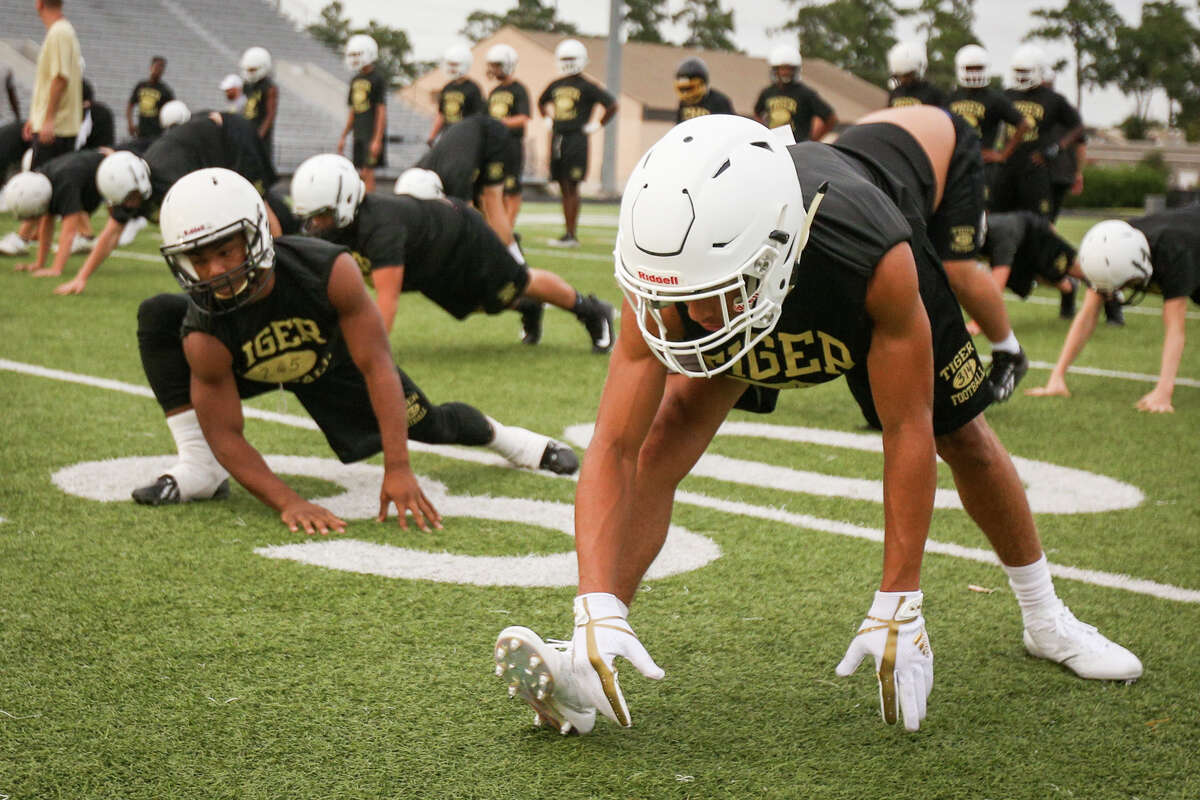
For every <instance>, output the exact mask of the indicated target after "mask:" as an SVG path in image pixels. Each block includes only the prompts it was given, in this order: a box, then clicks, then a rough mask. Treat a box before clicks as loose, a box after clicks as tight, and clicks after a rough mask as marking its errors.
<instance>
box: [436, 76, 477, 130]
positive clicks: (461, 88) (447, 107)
mask: <svg viewBox="0 0 1200 800" xmlns="http://www.w3.org/2000/svg"><path fill="white" fill-rule="evenodd" d="M483 109H484V106H483V92H481V91H480V90H479V84H477V83H476V82H475V81H473V80H471V79H470V78H457V79H455V80H452V81H450V82H449V83H447V84H446V85H445V86H443V87H442V91H440V92H438V113H440V114H441V115H442V119H443V120H445V123H446V127H449V126H451V125H455V124H457V123H459V122H462V121H463V120H464V119H466V118H467V117H470V116H472V115H474V114H480V113H482V112H483Z"/></svg>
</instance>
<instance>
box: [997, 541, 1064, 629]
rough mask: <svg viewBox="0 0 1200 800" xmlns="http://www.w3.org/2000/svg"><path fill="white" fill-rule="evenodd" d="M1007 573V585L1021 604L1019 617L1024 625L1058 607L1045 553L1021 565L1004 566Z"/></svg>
mask: <svg viewBox="0 0 1200 800" xmlns="http://www.w3.org/2000/svg"><path fill="white" fill-rule="evenodd" d="M1004 571H1005V572H1007V573H1008V585H1009V586H1011V587H1012V590H1013V594H1015V595H1016V596H1017V603H1018V604H1019V605H1020V606H1021V618H1022V619H1023V620H1024V622H1025V624H1026V625H1029V622H1030V620H1032V619H1036V618H1039V617H1045V616H1048V615H1049V613H1050V612H1052V611H1054V610H1055V609H1057V608H1058V602H1059V601H1058V595H1057V594H1055V593H1054V581H1053V579H1052V578H1051V577H1050V564H1049V563H1048V562H1047V561H1046V554H1045V553H1042V557H1041V558H1039V559H1038V560H1037V561H1035V562H1033V563H1032V564H1026V565H1025V566H1023V567H1009V566H1004Z"/></svg>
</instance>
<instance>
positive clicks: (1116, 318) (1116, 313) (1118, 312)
mask: <svg viewBox="0 0 1200 800" xmlns="http://www.w3.org/2000/svg"><path fill="white" fill-rule="evenodd" d="M1104 323H1105V324H1106V325H1115V326H1118V327H1120V326H1122V325H1124V324H1125V309H1124V308H1122V307H1121V301H1120V300H1118V299H1116V298H1115V297H1114V298H1113V299H1112V300H1106V301H1104Z"/></svg>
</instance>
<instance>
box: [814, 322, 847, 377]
mask: <svg viewBox="0 0 1200 800" xmlns="http://www.w3.org/2000/svg"><path fill="white" fill-rule="evenodd" d="M817 338H818V339H820V340H821V355H822V356H823V357H824V359H825V371H826V372H828V373H829V374H830V375H841V374H842V373H843V372H845V371H846V370H848V369H850V368H852V367H853V366H854V359H853V358H851V357H850V348H849V347H846V345H844V344H842V342H841V341H839V340H838V339H835V338H834V337H832V336H830V335H829V334H828V333H825V332H824V331H817Z"/></svg>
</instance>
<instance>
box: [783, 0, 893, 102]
mask: <svg viewBox="0 0 1200 800" xmlns="http://www.w3.org/2000/svg"><path fill="white" fill-rule="evenodd" d="M788 2H789V3H790V4H792V5H799V6H800V7H799V8H798V9H797V11H796V17H795V19H793V20H790V21H789V22H787V23H785V24H784V25H783V26H781V28H780V29H781V30H785V31H795V32H796V34H797V36H798V37H799V39H800V52H801V53H803V54H804V56H805V57H812V58H820V59H823V60H825V61H828V62H829V63H831V64H835V65H836V66H839V67H841V68H842V69H844V70H848V71H849V72H852V73H854V74H855V75H857V76H858V77H860V78H862V79H863V80H866V81H870V82H871V83H874V84H875V85H877V86H882V85H884V84H885V83H886V82H887V79H888V68H887V52H888V50H889V49H891V47H892V45H894V44H895V43H896V35H895V33H894V30H895V26H896V18H897V17H898V16H899V12H898V11H897V9H896V6H895V4H894V3H893V2H892V0H829V2H825V3H814V2H811V0H788Z"/></svg>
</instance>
